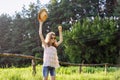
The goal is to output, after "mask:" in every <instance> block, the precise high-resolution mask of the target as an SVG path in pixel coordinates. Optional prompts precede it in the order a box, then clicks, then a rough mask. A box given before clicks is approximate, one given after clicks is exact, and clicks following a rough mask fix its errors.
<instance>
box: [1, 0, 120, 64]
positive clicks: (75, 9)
mask: <svg viewBox="0 0 120 80" xmlns="http://www.w3.org/2000/svg"><path fill="white" fill-rule="evenodd" d="M102 6H103V7H102ZM45 7H46V8H47V10H48V13H49V18H48V19H47V21H46V22H45V23H44V26H43V33H44V35H46V33H47V32H49V31H54V32H55V33H56V34H57V36H58V35H59V34H58V30H57V27H58V25H62V26H63V35H64V42H63V44H62V45H61V46H60V47H58V55H59V59H60V61H66V62H76V63H82V62H83V61H84V63H114V64H116V63H117V60H118V59H119V52H120V51H119V49H120V27H119V26H120V24H119V23H120V18H119V16H120V14H119V10H120V1H117V0H106V2H105V1H104V0H59V1H57V0H51V1H50V3H49V4H46V5H45ZM41 8H42V5H41V4H40V2H39V1H37V2H36V3H31V4H30V5H29V8H28V9H26V8H25V6H23V10H22V11H21V12H18V13H16V14H15V15H14V16H9V14H2V15H0V53H4V52H8V53H17V54H25V55H32V56H35V57H40V58H42V56H43V54H42V53H43V48H42V47H41V41H40V39H39V34H38V26H39V23H38V20H37V14H38V11H39V10H40V9H41ZM30 63H31V60H26V59H20V58H5V57H4V58H3V57H0V65H1V66H3V65H8V66H11V65H17V66H22V65H26V64H28V65H29V64H30Z"/></svg>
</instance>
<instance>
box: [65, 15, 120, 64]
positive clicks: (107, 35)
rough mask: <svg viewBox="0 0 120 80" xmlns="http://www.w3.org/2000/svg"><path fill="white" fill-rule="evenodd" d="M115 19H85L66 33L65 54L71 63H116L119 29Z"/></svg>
mask: <svg viewBox="0 0 120 80" xmlns="http://www.w3.org/2000/svg"><path fill="white" fill-rule="evenodd" d="M116 26H117V24H116V21H115V20H114V19H112V20H111V19H109V18H108V19H101V18H100V17H96V18H95V19H94V20H90V19H89V18H85V19H84V20H83V22H82V23H81V22H77V23H75V24H74V25H73V27H72V28H71V30H69V31H65V33H64V38H65V39H64V46H65V53H66V54H67V55H68V56H69V59H70V61H71V62H76V63H82V61H84V62H85V63H116V59H117V57H118V54H119V52H118V44H117V40H116V36H115V35H114V34H115V33H116V32H117V31H118V28H117V27H116Z"/></svg>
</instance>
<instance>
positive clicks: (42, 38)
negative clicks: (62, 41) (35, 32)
mask: <svg viewBox="0 0 120 80" xmlns="http://www.w3.org/2000/svg"><path fill="white" fill-rule="evenodd" d="M39 23H40V24H39V36H40V39H41V42H42V45H46V43H45V39H44V37H43V33H42V25H43V22H41V21H39Z"/></svg>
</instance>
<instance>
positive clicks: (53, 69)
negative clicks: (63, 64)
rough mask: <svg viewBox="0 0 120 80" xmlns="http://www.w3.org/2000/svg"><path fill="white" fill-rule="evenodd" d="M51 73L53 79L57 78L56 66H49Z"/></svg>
mask: <svg viewBox="0 0 120 80" xmlns="http://www.w3.org/2000/svg"><path fill="white" fill-rule="evenodd" d="M49 71H50V75H51V80H55V68H54V67H49Z"/></svg>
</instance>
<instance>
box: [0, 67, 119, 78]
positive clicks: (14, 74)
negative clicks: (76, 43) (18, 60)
mask: <svg viewBox="0 0 120 80" xmlns="http://www.w3.org/2000/svg"><path fill="white" fill-rule="evenodd" d="M36 71H37V74H36V76H33V75H32V67H31V66H30V67H26V68H15V67H12V68H0V80H42V66H41V65H38V66H37V67H36ZM56 73H57V74H56V80H120V75H119V74H120V69H119V70H118V68H115V67H112V68H108V72H107V74H105V72H104V68H100V67H96V68H94V67H83V68H82V73H81V74H80V73H79V67H60V68H58V69H57V70H56Z"/></svg>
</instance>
